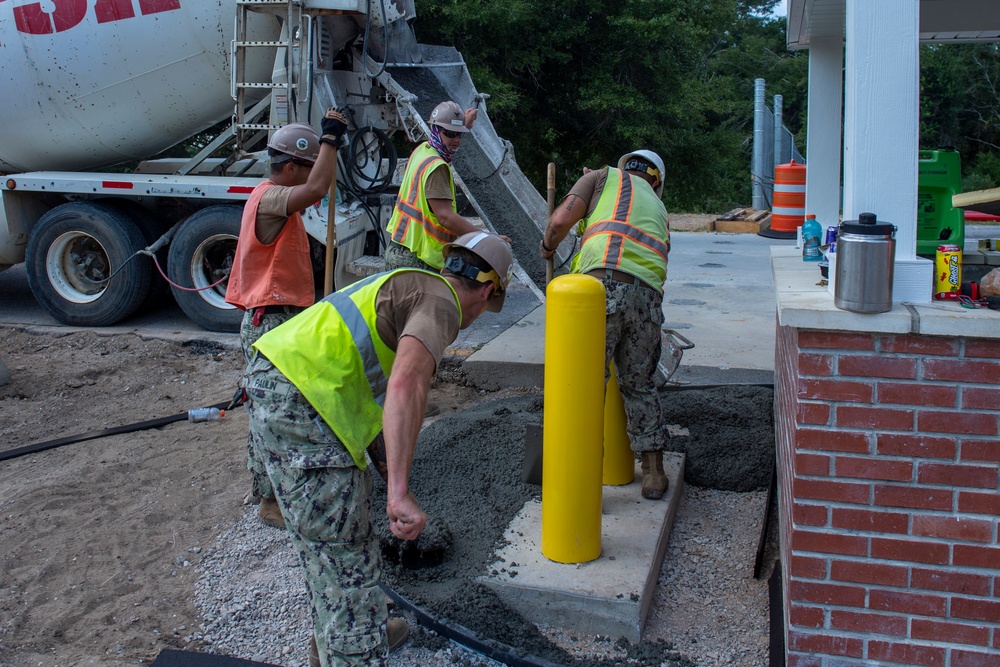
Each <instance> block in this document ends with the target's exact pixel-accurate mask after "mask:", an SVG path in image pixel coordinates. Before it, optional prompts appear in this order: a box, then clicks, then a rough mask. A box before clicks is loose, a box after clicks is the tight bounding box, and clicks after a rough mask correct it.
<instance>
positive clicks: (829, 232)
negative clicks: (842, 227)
mask: <svg viewBox="0 0 1000 667" xmlns="http://www.w3.org/2000/svg"><path fill="white" fill-rule="evenodd" d="M836 240H837V228H836V227H827V228H826V237H825V238H824V239H823V245H830V244H831V243H833V242H834V241H836Z"/></svg>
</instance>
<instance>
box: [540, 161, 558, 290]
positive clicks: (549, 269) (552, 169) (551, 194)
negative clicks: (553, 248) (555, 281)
mask: <svg viewBox="0 0 1000 667" xmlns="http://www.w3.org/2000/svg"><path fill="white" fill-rule="evenodd" d="M555 208H556V164H555V163H554V162H549V177H548V209H549V211H548V218H547V219H546V220H545V223H546V224H548V222H549V220H551V219H552V211H554V210H555ZM543 234H544V232H543ZM555 258H556V256H555V255H552V257H549V258H548V259H547V260H545V284H546V285H548V284H549V283H550V282H552V278H553V277H554V276H555V272H556V262H555Z"/></svg>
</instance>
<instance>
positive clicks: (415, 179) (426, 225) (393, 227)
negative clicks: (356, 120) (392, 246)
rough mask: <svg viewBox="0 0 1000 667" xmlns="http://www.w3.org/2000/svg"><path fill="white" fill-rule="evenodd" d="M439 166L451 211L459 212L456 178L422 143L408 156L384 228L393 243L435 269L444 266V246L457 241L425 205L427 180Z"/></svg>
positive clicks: (425, 143) (429, 148)
mask: <svg viewBox="0 0 1000 667" xmlns="http://www.w3.org/2000/svg"><path fill="white" fill-rule="evenodd" d="M442 164H444V165H445V167H446V168H447V169H448V181H449V183H450V184H451V210H452V211H456V212H457V211H458V209H457V207H456V206H455V179H454V177H453V176H452V174H451V168H450V167H448V166H447V164H446V163H445V161H444V160H443V159H442V158H441V156H440V155H438V153H437V151H436V150H434V149H433V148H432V147H431V145H430V144H429V143H427V142H426V141H425V142H424V143H422V144H420V145H419V146H417V149H416V150H415V151H413V154H412V155H410V160H409V162H408V163H407V165H406V173H405V174H404V175H403V182H402V183H401V184H400V185H399V196H398V197H396V208H394V209H393V211H392V217H391V218H389V225H388V226H387V227H386V230H387V231H388V232H389V236H390V237H391V238H392V240H393V241H395V242H396V243H398V244H400V245H403V246H406V247H407V248H409V249H410V250H411V251H412V252H413V254H414V255H416V256H417V257H419V258H420V259H421V260H423V261H424V262H426V263H427V264H429V265H431V266H433V267H434V268H435V269H440V268H441V267H443V266H444V257H443V256H442V254H441V251H442V249H443V248H444V244H445V243H451V242H452V241H454V240H455V239H456V238H457V237H456V235H455V234H453V233H452V232H451V231H450V230H449V229H447V228H446V227H444V226H442V225H441V223H439V222H438V219H437V216H435V215H434V212H433V211H432V210H431V207H430V205H429V204H428V203H427V195H426V192H427V190H426V187H427V177H428V176H430V174H431V172H432V171H434V169H435V168H437V167H438V166H440V165H442Z"/></svg>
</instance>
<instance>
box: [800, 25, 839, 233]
mask: <svg viewBox="0 0 1000 667" xmlns="http://www.w3.org/2000/svg"><path fill="white" fill-rule="evenodd" d="M843 89H844V41H843V37H837V38H835V39H833V38H823V39H813V40H812V41H811V43H810V45H809V99H808V108H807V113H808V123H807V125H806V127H807V128H808V135H807V136H806V213H813V214H815V215H816V220H818V221H819V223H820V224H821V225H822V226H823V228H824V229H826V228H827V227H829V226H831V225H832V226H836V225H837V223H838V222H839V221H840V219H839V216H840V138H841V135H842V130H843V126H842V124H841V111H842V110H843V98H844V95H843V92H842V91H843Z"/></svg>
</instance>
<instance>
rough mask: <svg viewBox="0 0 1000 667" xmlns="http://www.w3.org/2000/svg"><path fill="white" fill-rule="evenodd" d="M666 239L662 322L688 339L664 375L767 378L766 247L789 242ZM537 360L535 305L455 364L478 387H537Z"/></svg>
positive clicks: (541, 357) (770, 286)
mask: <svg viewBox="0 0 1000 667" xmlns="http://www.w3.org/2000/svg"><path fill="white" fill-rule="evenodd" d="M671 243H672V246H671V251H670V266H669V270H668V274H667V283H666V286H665V288H664V301H663V313H664V326H665V327H667V328H670V329H674V330H676V331H677V332H678V333H680V334H681V335H682V336H684V337H685V338H687V339H688V340H690V341H691V342H692V343H694V348H692V349H690V350H687V351H685V352H684V354H683V357H682V360H681V364H680V366H679V367H678V369H677V371H676V372H675V374H674V376H673V377H672V378H671V380H672V381H674V382H677V383H680V384H685V385H690V384H742V383H749V384H760V383H770V382H772V381H773V377H774V334H775V326H776V308H775V298H774V283H773V280H772V278H771V263H770V248H771V247H772V246H775V245H778V246H791V247H794V245H795V241H794V240H788V241H785V240H780V239H770V238H765V237H762V236H757V235H756V234H725V233H717V232H675V233H674V234H673V236H672V238H671ZM817 278H818V276H817ZM566 344H572V341H566ZM544 362H545V306H544V304H542V305H539V306H538V307H537V308H536V309H535V310H533V311H531V312H530V313H528V314H527V315H525V316H524V317H522V318H521V319H519V320H518V321H517V322H516V323H514V324H513V325H512V326H510V327H509V328H506V329H504V330H503V332H502V333H500V334H499V335H498V336H496V337H495V338H493V339H492V340H490V341H489V342H487V343H486V344H485V345H483V346H482V347H481V348H480V349H478V350H477V351H475V352H473V353H472V354H471V355H470V356H469V357H468V358H467V359H466V360H465V363H464V365H463V368H464V370H465V372H466V374H467V375H468V377H469V379H470V381H471V382H472V383H473V384H475V385H476V386H479V387H481V388H483V389H490V390H493V389H500V388H503V387H541V386H542V385H543V381H544Z"/></svg>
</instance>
